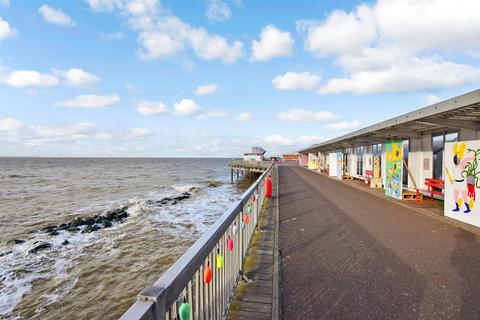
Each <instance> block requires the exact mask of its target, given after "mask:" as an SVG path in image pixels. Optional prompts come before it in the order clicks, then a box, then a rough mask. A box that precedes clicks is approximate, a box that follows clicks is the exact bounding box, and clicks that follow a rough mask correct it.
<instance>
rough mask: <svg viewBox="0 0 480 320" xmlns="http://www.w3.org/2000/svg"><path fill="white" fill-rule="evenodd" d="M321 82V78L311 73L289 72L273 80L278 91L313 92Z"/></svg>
mask: <svg viewBox="0 0 480 320" xmlns="http://www.w3.org/2000/svg"><path fill="white" fill-rule="evenodd" d="M319 82H320V76H317V75H316V74H313V73H310V72H300V73H297V72H293V71H288V72H287V73H285V74H284V75H278V76H276V77H275V78H273V80H272V84H273V85H274V86H275V88H277V89H278V90H312V89H314V88H315V87H316V86H317V84H318V83H319Z"/></svg>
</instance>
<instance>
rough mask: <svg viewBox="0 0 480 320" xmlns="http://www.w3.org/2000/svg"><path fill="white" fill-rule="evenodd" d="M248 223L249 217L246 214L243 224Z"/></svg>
mask: <svg viewBox="0 0 480 320" xmlns="http://www.w3.org/2000/svg"><path fill="white" fill-rule="evenodd" d="M249 222H250V216H249V215H248V213H247V214H246V215H245V223H246V224H248V223H249Z"/></svg>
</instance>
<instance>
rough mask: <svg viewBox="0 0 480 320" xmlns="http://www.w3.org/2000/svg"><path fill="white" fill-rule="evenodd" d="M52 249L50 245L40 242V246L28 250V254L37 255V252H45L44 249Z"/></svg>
mask: <svg viewBox="0 0 480 320" xmlns="http://www.w3.org/2000/svg"><path fill="white" fill-rule="evenodd" d="M51 247H52V245H51V244H50V243H48V242H42V243H41V244H39V245H38V246H36V247H35V248H33V249H30V251H28V252H29V253H37V252H38V251H42V250H46V249H50V248H51Z"/></svg>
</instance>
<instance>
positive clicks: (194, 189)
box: [188, 187, 198, 193]
mask: <svg viewBox="0 0 480 320" xmlns="http://www.w3.org/2000/svg"><path fill="white" fill-rule="evenodd" d="M188 192H191V193H197V192H198V188H195V187H191V188H190V189H188Z"/></svg>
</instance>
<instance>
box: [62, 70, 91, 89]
mask: <svg viewBox="0 0 480 320" xmlns="http://www.w3.org/2000/svg"><path fill="white" fill-rule="evenodd" d="M60 74H61V75H62V76H63V78H64V81H65V84H66V85H67V86H71V87H78V88H88V87H93V86H95V85H96V84H97V83H99V82H100V78H99V77H97V76H96V75H94V74H91V73H88V72H86V71H84V70H82V69H80V68H71V69H68V70H65V71H61V72H60Z"/></svg>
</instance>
